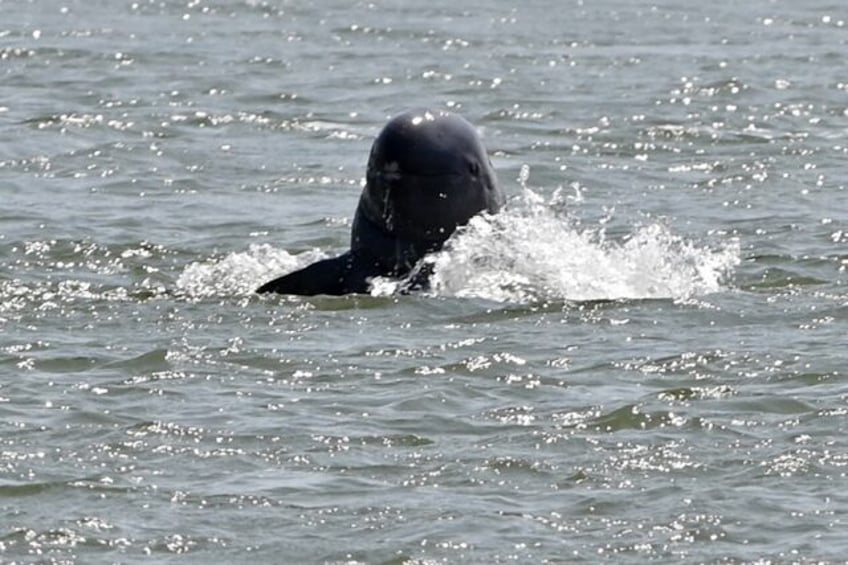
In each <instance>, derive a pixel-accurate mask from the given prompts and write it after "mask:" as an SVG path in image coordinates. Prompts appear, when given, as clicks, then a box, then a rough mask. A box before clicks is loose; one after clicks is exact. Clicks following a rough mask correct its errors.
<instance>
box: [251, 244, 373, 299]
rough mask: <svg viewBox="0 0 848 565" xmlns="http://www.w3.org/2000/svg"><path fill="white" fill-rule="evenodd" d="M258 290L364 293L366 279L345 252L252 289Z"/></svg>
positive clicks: (301, 292)
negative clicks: (357, 270)
mask: <svg viewBox="0 0 848 565" xmlns="http://www.w3.org/2000/svg"><path fill="white" fill-rule="evenodd" d="M256 292H258V293H268V292H276V293H278V294H298V295H301V296H314V295H316V294H331V295H335V296H338V295H342V294H350V293H365V292H368V281H367V280H366V277H365V276H362V275H359V274H358V273H357V272H356V270H355V269H354V257H353V255H352V254H351V253H350V252H347V253H345V254H343V255H340V256H338V257H334V258H332V259H324V260H322V261H318V262H317V263H313V264H311V265H309V266H308V267H304V268H303V269H300V270H299V271H295V272H293V273H289V274H287V275H283V276H282V277H279V278H276V279H274V280H272V281H270V282H267V283H265V284H263V285H262V286H260V287H259V288H258V289H256Z"/></svg>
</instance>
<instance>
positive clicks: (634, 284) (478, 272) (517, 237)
mask: <svg viewBox="0 0 848 565" xmlns="http://www.w3.org/2000/svg"><path fill="white" fill-rule="evenodd" d="M522 174H523V176H524V178H521V177H520V178H519V181H521V183H522V185H524V184H525V183H526V180H527V179H526V176H527V175H526V172H525V171H524V169H522ZM565 200H570V201H571V202H572V203H574V202H579V201H580V200H581V196H580V192H579V189H578V190H576V194H575V196H569V197H564V196H563V194H562V191H557V192H555V193H554V194H553V196H552V197H551V198H550V199H549V200H545V199H544V198H543V197H542V196H540V195H539V194H537V193H535V192H533V191H532V190H530V189H529V188H524V189H523V193H522V195H521V196H520V197H519V198H516V199H515V200H513V201H512V202H510V204H509V206H508V207H507V209H505V210H503V211H501V212H500V213H498V214H495V215H482V216H478V217H475V218H473V219H472V220H471V222H470V223H469V224H468V225H467V226H465V227H464V228H462V229H461V230H459V231H458V232H457V233H455V234H454V236H453V237H452V238H451V239H450V240H449V242H448V244H447V245H446V247H445V248H444V249H443V250H442V251H440V252H439V253H436V254H433V255H431V256H429V257H428V258H426V259H425V260H426V261H429V262H430V263H431V264H432V267H433V271H434V272H433V276H432V278H431V288H430V290H429V292H430V293H431V294H432V295H435V296H446V297H476V298H483V299H487V300H494V301H499V302H513V303H530V302H541V301H548V302H549V301H587V300H616V299H648V298H660V299H662V298H665V299H674V300H685V299H688V298H692V297H695V296H700V295H704V294H709V293H713V292H717V291H720V290H722V289H723V288H724V286H725V285H726V284H727V281H728V280H729V279H730V277H731V276H732V274H733V270H734V268H735V267H736V265H738V264H739V257H740V250H739V243H738V241H736V240H735V239H734V240H728V241H726V242H724V243H723V244H722V245H721V246H720V247H719V248H710V247H708V246H705V245H699V244H697V243H694V242H692V241H688V240H686V239H685V238H683V237H681V236H678V235H675V234H674V233H672V232H671V231H670V229H669V228H668V227H666V226H665V225H663V224H661V223H650V224H647V225H642V226H636V227H634V228H633V229H632V231H631V232H630V233H628V234H626V235H625V236H624V237H617V238H608V237H607V235H606V232H605V222H603V221H602V222H600V223H599V224H598V225H595V226H583V225H581V224H580V222H579V221H578V220H577V219H576V218H575V217H574V216H573V215H572V214H569V213H567V212H564V211H563V210H564V206H563V203H564V202H565ZM324 257H326V255H325V254H324V253H322V252H321V251H319V250H313V251H309V252H305V253H301V254H299V255H291V254H289V253H287V252H286V251H283V250H280V249H276V248H274V247H271V246H270V245H251V246H250V248H249V249H248V251H246V252H238V253H231V254H229V255H227V256H225V257H223V258H221V259H213V260H209V261H205V262H200V263H193V264H191V265H189V266H188V267H186V269H185V270H184V271H183V273H182V274H181V275H180V277H179V279H178V281H177V287H178V289H179V290H180V291H181V292H184V293H186V294H187V295H189V296H193V297H204V296H216V295H217V296H220V295H246V294H250V293H252V292H253V291H254V290H255V289H256V287H257V286H258V285H259V284H261V283H262V282H263V281H266V280H269V279H271V278H274V277H277V276H280V275H282V274H284V273H286V272H290V271H293V270H295V269H299V268H301V267H304V266H305V265H308V264H310V263H312V262H313V261H316V260H319V259H322V258H324ZM372 283H373V288H372V294H373V295H377V296H385V295H391V294H394V293H396V292H397V291H398V289H399V288H402V287H403V283H402V282H398V281H396V280H390V279H382V278H378V279H376V280H374V281H372Z"/></svg>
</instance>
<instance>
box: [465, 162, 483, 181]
mask: <svg viewBox="0 0 848 565" xmlns="http://www.w3.org/2000/svg"><path fill="white" fill-rule="evenodd" d="M468 172H469V173H471V176H472V177H477V176H480V165H479V164H478V163H477V161H471V162H470V163H468Z"/></svg>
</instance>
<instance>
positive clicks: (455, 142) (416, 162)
mask: <svg viewBox="0 0 848 565" xmlns="http://www.w3.org/2000/svg"><path fill="white" fill-rule="evenodd" d="M483 159H485V150H484V149H483V145H482V143H481V141H480V138H479V136H478V135H477V132H476V130H475V129H474V127H473V126H472V125H471V124H470V123H468V122H467V121H465V120H464V119H463V118H462V117H460V116H457V115H456V114H451V113H449V112H440V111H432V110H413V111H409V112H405V113H403V114H400V115H399V116H396V117H394V118H392V120H390V121H389V123H388V124H386V126H385V127H384V128H383V130H382V131H381V132H380V135H378V136H377V139H376V140H375V141H374V145H373V147H372V148H371V157H370V159H369V162H368V167H369V169H372V170H379V171H385V172H397V173H401V174H418V175H441V174H461V173H465V172H467V171H468V166H469V163H470V162H472V161H482V160H483Z"/></svg>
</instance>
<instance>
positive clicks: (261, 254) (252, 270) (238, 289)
mask: <svg viewBox="0 0 848 565" xmlns="http://www.w3.org/2000/svg"><path fill="white" fill-rule="evenodd" d="M326 257H327V255H326V254H324V253H323V252H321V251H319V250H312V251H306V252H304V253H300V254H298V255H292V254H290V253H288V252H287V251H284V250H282V249H277V248H274V247H272V246H270V245H268V244H262V245H256V244H255V245H251V246H250V247H249V248H248V250H247V251H242V252H237V253H230V254H229V255H226V256H225V257H223V258H221V259H210V260H208V261H202V262H198V263H192V264H190V265H189V266H187V267H186V268H185V270H184V271H183V272H182V273H181V274H180V276H179V278H178V279H177V289H178V290H179V291H180V292H183V293H185V294H186V295H188V296H190V297H194V298H201V297H207V296H232V295H247V294H250V293H252V292H254V291H255V290H256V288H257V287H258V286H259V285H261V284H262V283H263V282H265V281H267V280H270V279H272V278H275V277H278V276H280V275H282V274H285V273H287V272H291V271H294V270H296V269H300V268H301V267H304V266H306V265H308V264H309V263H312V262H314V261H318V260H319V259H324V258H326Z"/></svg>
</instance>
